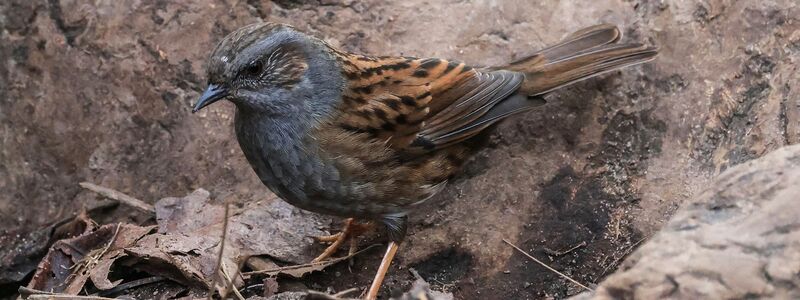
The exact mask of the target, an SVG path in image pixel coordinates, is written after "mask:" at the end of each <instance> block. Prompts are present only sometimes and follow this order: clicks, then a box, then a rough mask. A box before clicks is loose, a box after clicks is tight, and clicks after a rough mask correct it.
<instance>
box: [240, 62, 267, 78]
mask: <svg viewBox="0 0 800 300" xmlns="http://www.w3.org/2000/svg"><path fill="white" fill-rule="evenodd" d="M262 67H263V65H262V64H261V62H260V61H254V62H252V63H250V64H249V65H247V67H245V68H244V70H243V71H244V74H245V75H246V76H248V77H257V76H259V75H261V69H262Z"/></svg>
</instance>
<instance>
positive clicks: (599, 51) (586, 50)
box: [505, 25, 658, 96]
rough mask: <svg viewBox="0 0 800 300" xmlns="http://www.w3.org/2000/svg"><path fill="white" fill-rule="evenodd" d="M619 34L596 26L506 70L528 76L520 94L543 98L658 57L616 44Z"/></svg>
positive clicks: (639, 47) (649, 49)
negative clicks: (552, 92) (575, 84)
mask: <svg viewBox="0 0 800 300" xmlns="http://www.w3.org/2000/svg"><path fill="white" fill-rule="evenodd" d="M619 39H620V33H619V30H618V29H617V28H616V27H615V26H613V25H596V26H592V27H589V28H586V29H582V30H580V31H577V32H575V33H573V34H571V35H569V36H568V37H567V38H565V39H564V40H563V41H561V42H560V43H558V44H557V45H555V46H552V47H549V48H546V49H543V50H541V51H539V52H536V53H535V54H533V55H531V56H528V57H525V58H523V59H520V60H518V61H515V62H513V63H511V64H510V65H509V66H507V67H505V68H506V69H508V70H512V71H518V72H522V73H524V74H525V77H526V78H525V82H524V83H523V84H522V87H521V88H520V92H522V93H525V94H527V95H530V96H536V95H541V94H544V93H547V92H550V91H552V90H554V89H556V88H559V87H563V86H566V85H569V84H572V83H575V82H578V81H581V80H584V79H588V78H591V77H594V76H597V75H599V74H603V73H606V72H609V71H613V70H616V69H619V68H622V67H626V66H630V65H635V64H639V63H643V62H647V61H650V60H652V59H653V58H655V56H656V55H657V54H658V51H657V49H656V48H653V47H648V46H644V45H642V44H616V42H618V41H619Z"/></svg>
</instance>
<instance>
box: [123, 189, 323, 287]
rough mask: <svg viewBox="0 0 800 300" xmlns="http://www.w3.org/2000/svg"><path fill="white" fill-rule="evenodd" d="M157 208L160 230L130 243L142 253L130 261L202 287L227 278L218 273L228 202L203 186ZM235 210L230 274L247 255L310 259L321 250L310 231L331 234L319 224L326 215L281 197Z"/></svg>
mask: <svg viewBox="0 0 800 300" xmlns="http://www.w3.org/2000/svg"><path fill="white" fill-rule="evenodd" d="M155 209H156V220H157V222H158V226H159V230H158V233H157V234H153V235H151V236H148V237H145V238H143V239H142V240H141V241H140V242H139V243H137V245H136V246H134V247H130V248H128V249H127V251H128V253H130V254H131V255H132V256H133V257H136V258H139V260H135V261H130V262H128V263H129V264H130V265H132V266H134V267H136V268H138V269H142V270H147V271H148V272H149V273H151V274H153V275H160V276H164V277H167V278H170V279H173V280H175V281H178V282H182V283H185V284H188V285H193V286H196V287H201V288H207V287H208V285H210V282H212V278H214V276H218V280H217V282H218V283H224V282H226V281H225V280H223V279H222V278H221V277H219V274H214V273H215V271H216V266H217V255H218V253H219V245H220V243H219V240H220V237H221V236H222V224H223V221H224V207H223V206H222V205H217V204H212V203H211V202H210V197H209V193H208V192H207V191H205V190H203V189H198V190H196V191H194V192H193V193H191V194H189V195H187V196H186V197H182V198H164V199H161V200H159V201H158V202H157V203H156V205H155ZM232 211H233V212H232V213H231V216H230V218H229V220H228V233H227V238H226V243H225V252H224V253H223V256H222V266H223V268H222V269H223V271H224V272H225V273H227V274H229V275H231V276H233V274H237V273H238V270H237V268H238V266H240V265H241V262H242V261H241V260H242V259H244V258H247V257H249V256H253V255H263V256H267V257H270V258H272V259H276V260H279V261H284V262H290V263H300V262H306V261H311V260H312V259H313V258H314V255H315V254H317V253H316V251H314V250H313V249H311V246H312V245H313V240H312V239H311V238H310V237H311V236H315V235H326V234H327V232H325V231H323V230H321V229H320V228H324V227H327V226H328V225H329V224H330V221H329V220H328V219H327V218H325V217H322V216H320V215H316V214H312V213H308V212H304V211H301V210H300V209H297V208H295V207H292V206H291V205H289V204H287V203H285V202H283V201H280V200H275V201H267V202H255V203H249V204H247V205H246V206H245V207H243V208H240V209H232ZM145 259H146V260H145ZM148 264H149V266H148ZM165 267H166V268H165ZM234 283H235V284H236V285H237V286H241V283H242V281H241V279H240V278H238V277H237V278H234ZM223 286H224V285H223Z"/></svg>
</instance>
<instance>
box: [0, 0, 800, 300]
mask: <svg viewBox="0 0 800 300" xmlns="http://www.w3.org/2000/svg"><path fill="white" fill-rule="evenodd" d="M261 20H265V21H272V22H284V23H289V24H292V25H294V26H296V27H298V28H300V29H302V30H305V31H306V32H308V33H310V34H313V35H316V36H318V37H320V38H323V39H326V40H328V41H329V42H331V43H332V44H334V45H337V46H340V47H342V48H344V49H346V50H350V51H355V52H364V53H370V54H381V55H413V56H420V57H426V56H437V57H444V58H456V59H460V60H463V61H466V62H469V63H473V64H480V65H497V64H502V63H504V62H507V61H509V60H511V59H512V58H513V57H515V56H516V55H522V54H524V53H526V52H529V51H531V50H533V49H538V48H542V47H544V46H546V45H549V44H552V43H554V42H557V41H558V40H559V39H560V38H561V37H563V36H564V35H566V34H568V33H570V32H571V31H574V30H577V29H580V28H582V27H585V26H589V25H593V24H596V23H601V22H603V23H614V24H618V25H619V26H620V27H621V28H622V30H623V32H624V34H625V37H624V39H625V40H630V41H643V42H645V43H648V44H653V45H657V46H659V47H660V49H661V54H660V56H659V57H658V58H657V59H656V60H655V61H654V62H652V63H649V64H646V65H642V66H637V67H633V68H628V69H625V70H623V71H621V72H616V73H612V74H608V75H606V76H603V77H601V78H600V79H596V80H590V81H587V82H584V83H580V84H577V85H574V86H572V87H570V88H567V89H564V90H561V91H558V92H556V93H554V94H553V95H552V96H551V97H550V98H549V100H550V104H549V105H547V106H546V107H544V108H543V109H541V110H538V111H535V112H531V113H528V114H526V115H524V116H519V117H516V118H514V119H512V120H509V121H507V122H505V123H504V124H503V125H502V126H500V128H499V130H498V131H497V134H496V135H495V136H494V138H493V141H492V144H491V147H490V148H489V149H487V150H485V151H483V152H482V153H481V154H480V155H478V156H477V157H476V158H475V159H474V160H473V161H472V163H471V164H470V166H469V167H468V168H467V169H466V171H465V172H464V174H463V175H462V176H461V177H459V178H458V179H457V180H456V181H455V182H454V183H453V184H451V185H450V186H449V187H448V188H447V189H446V190H445V191H444V192H443V193H441V194H440V195H438V196H437V197H436V199H435V200H436V201H432V203H430V204H428V207H425V208H423V209H422V210H421V212H420V213H418V214H417V215H414V216H413V217H412V224H413V225H412V227H411V229H410V236H409V238H408V239H407V242H406V243H404V244H403V246H402V248H401V252H400V254H399V256H398V259H397V261H396V264H395V265H394V266H393V267H392V269H391V273H390V275H389V277H388V279H387V283H386V288H385V289H384V296H386V295H390V294H392V293H394V291H399V290H406V289H408V287H409V286H410V285H411V282H413V281H414V280H415V278H414V276H412V275H411V274H409V273H408V272H406V269H408V268H414V269H415V270H417V271H418V272H419V274H420V276H421V277H422V278H424V279H425V280H426V281H427V282H429V283H430V284H431V285H432V286H433V287H434V289H437V290H443V291H448V292H452V293H453V294H454V295H455V296H456V297H457V298H473V297H476V296H478V295H482V296H480V297H489V298H495V297H496V298H513V299H524V298H542V297H553V298H564V297H567V296H570V295H574V294H577V293H579V292H580V291H581V289H580V288H578V287H577V286H575V285H573V284H572V283H570V282H568V281H566V280H565V279H563V278H561V277H559V276H558V275H556V274H554V273H552V272H550V271H548V270H546V269H544V268H542V267H540V266H539V265H537V264H534V263H533V262H531V261H530V260H529V259H527V258H526V257H524V256H523V255H520V254H519V253H517V252H514V250H513V249H512V248H511V247H509V246H508V245H507V244H505V243H503V242H502V239H504V238H505V239H508V240H509V241H511V242H513V243H515V244H516V245H519V246H520V247H521V248H523V249H524V250H526V251H529V253H531V254H532V255H534V256H535V257H538V258H539V259H541V260H543V261H545V262H546V263H548V264H549V265H551V266H552V267H554V268H555V269H557V270H560V271H562V272H564V273H566V274H568V275H570V276H571V277H573V278H574V279H576V280H578V281H580V282H583V283H597V282H599V281H601V280H602V279H603V278H604V277H605V276H607V275H609V274H610V273H612V272H613V271H614V270H615V269H616V268H617V266H618V265H619V263H620V262H621V261H622V260H623V259H624V258H625V257H626V255H628V254H629V253H631V252H632V251H633V249H634V248H635V247H636V246H638V245H639V244H640V243H642V242H643V241H645V240H648V239H649V238H651V237H652V236H653V235H654V234H655V233H656V232H657V231H658V229H660V228H661V227H662V226H663V225H664V224H665V222H666V221H667V220H668V219H669V218H670V217H671V216H672V215H673V213H674V212H675V210H676V209H677V208H678V207H679V206H680V205H681V204H682V203H684V202H685V201H687V200H688V199H691V198H692V197H693V196H694V195H696V194H698V193H699V192H700V191H701V190H702V189H704V188H705V187H707V186H708V185H709V184H710V183H711V182H712V179H713V178H714V177H715V176H716V175H717V174H719V173H720V172H723V171H724V170H726V169H728V168H729V167H731V166H733V165H737V164H740V163H743V162H747V161H749V160H752V159H755V158H758V157H761V156H762V155H765V154H767V153H768V152H771V151H773V150H775V149H778V148H780V147H782V146H784V145H790V144H796V143H798V142H800V88H798V86H800V76H798V65H799V64H800V4H798V2H797V1H794V0H773V1H755V0H746V1H745V0H742V1H734V0H704V1H688V0H662V1H644V0H625V1H623V0H600V1H593V2H591V3H589V2H585V1H577V0H567V1H542V2H539V3H532V2H531V1H513V0H508V1H500V0H496V1H491V0H476V1H462V0H447V1H425V0H407V1H391V2H390V1H377V0H374V1H373V0H369V1H352V0H344V1H336V0H300V1H287V0H280V1H258V0H247V1H240V0H226V1H212V0H201V1H160V0H138V1H137V0H124V1H80V0H74V1H72V0H47V1H45V0H9V1H3V2H2V3H0V28H1V29H2V32H1V33H0V58H2V60H0V64H1V66H0V101H2V102H0V128H2V130H0V228H2V229H3V234H4V235H6V236H12V237H13V236H16V235H25V234H27V233H29V232H31V231H33V230H36V229H38V228H41V227H43V226H46V225H47V224H49V223H51V222H53V220H58V219H60V218H63V217H65V216H69V215H73V214H75V213H76V212H77V211H79V210H80V209H81V208H82V207H87V206H92V205H94V204H96V203H97V202H98V201H99V198H98V197H97V196H96V195H95V194H94V193H89V192H85V191H83V190H82V189H81V188H80V187H79V186H78V182H82V181H90V182H94V183H97V184H100V185H102V186H106V187H112V188H114V189H118V190H120V191H123V192H125V193H127V194H129V195H132V196H135V197H137V198H139V199H142V200H145V201H146V202H150V203H153V202H155V201H156V200H158V199H160V198H163V197H166V196H183V195H186V194H189V193H190V192H192V191H193V190H195V189H197V188H201V187H202V188H204V189H206V190H209V191H210V192H211V195H212V196H213V198H214V199H215V201H218V203H222V202H230V203H246V202H253V201H266V202H270V201H276V200H274V199H273V196H272V195H271V194H270V193H269V192H268V190H267V189H266V188H265V187H263V186H262V185H261V183H260V182H258V180H257V178H256V177H255V176H254V174H253V173H252V171H251V170H250V168H249V166H248V165H247V163H246V162H245V160H244V157H243V156H242V154H241V152H240V150H239V148H238V145H237V144H236V141H235V139H234V137H233V133H232V127H231V125H232V124H231V123H232V116H233V110H232V108H233V107H232V105H230V104H223V105H215V106H214V107H211V109H208V110H204V111H203V112H201V113H199V114H196V115H192V114H191V113H190V103H192V102H193V101H194V99H195V98H196V97H197V96H198V92H199V91H201V89H202V88H203V87H204V86H205V78H204V72H203V71H204V63H205V58H206V56H207V55H208V53H209V52H210V50H211V49H212V48H213V47H214V45H215V43H216V42H217V41H219V40H220V39H221V38H222V37H223V36H224V35H225V34H226V33H228V32H230V31H232V30H234V29H236V28H237V27H239V26H242V25H245V24H249V23H252V22H257V21H261ZM104 216H105V217H104V218H105V219H102V220H105V221H107V222H112V221H113V222H117V221H128V222H133V223H136V222H141V221H142V219H143V217H142V216H141V214H139V213H137V212H135V211H133V210H128V209H126V208H124V207H123V208H118V209H116V210H112V211H107V212H105V214H104ZM335 224H336V222H334V225H335ZM334 227H335V226H334ZM308 247H309V248H311V249H321V246H319V245H313V244H310V243H309V245H308ZM567 250H571V251H567ZM380 253H381V252H380V251H372V252H369V253H367V254H365V255H362V256H359V257H357V258H356V259H355V263H354V264H353V266H347V265H341V266H335V267H332V268H329V269H326V270H325V271H323V272H318V273H315V274H313V275H311V276H310V277H308V278H306V279H304V280H303V281H302V282H300V283H297V284H301V285H303V286H305V287H309V288H313V289H317V290H322V291H324V290H326V289H327V288H328V287H331V288H332V289H333V290H335V291H340V290H344V289H347V288H351V287H363V286H365V285H367V284H368V283H369V281H370V278H371V277H372V275H373V271H374V269H375V268H376V266H377V262H378V261H379V259H380V258H379V256H380ZM2 283H3V284H4V285H2V287H3V289H2V293H3V294H4V295H10V294H13V292H14V291H15V290H16V286H17V285H19V284H16V283H13V282H11V283H8V282H2ZM487 295H488V296H487Z"/></svg>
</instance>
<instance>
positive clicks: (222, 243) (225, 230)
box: [208, 203, 230, 300]
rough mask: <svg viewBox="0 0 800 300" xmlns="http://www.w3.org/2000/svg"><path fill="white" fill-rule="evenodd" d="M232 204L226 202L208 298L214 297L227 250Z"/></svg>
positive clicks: (209, 299)
mask: <svg viewBox="0 0 800 300" xmlns="http://www.w3.org/2000/svg"><path fill="white" fill-rule="evenodd" d="M229 211H230V205H229V204H228V203H225V219H224V221H223V222H222V238H221V239H220V241H219V254H217V267H216V268H214V276H212V277H211V286H209V287H208V300H212V299H213V297H214V289H215V288H216V287H217V277H218V276H219V273H220V269H222V253H223V252H224V251H225V238H226V237H227V236H228V212H229Z"/></svg>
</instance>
